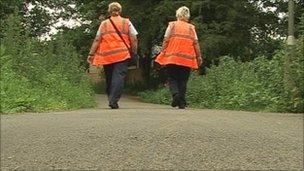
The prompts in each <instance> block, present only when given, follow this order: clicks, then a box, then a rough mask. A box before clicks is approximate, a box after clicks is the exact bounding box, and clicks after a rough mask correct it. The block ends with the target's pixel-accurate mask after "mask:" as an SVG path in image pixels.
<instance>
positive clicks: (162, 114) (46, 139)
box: [1, 95, 303, 171]
mask: <svg viewBox="0 0 304 171" xmlns="http://www.w3.org/2000/svg"><path fill="white" fill-rule="evenodd" d="M97 99H98V101H100V102H101V104H100V105H99V106H98V107H97V108H96V109H83V110H77V111H69V112H56V113H44V114H21V115H2V116H1V170H3V171H4V170H122V169H124V170H135V169H136V170H139V169H140V170H165V169H166V170H169V169H171V170H270V169H272V170H302V169H303V114H276V113H253V112H239V111H224V110H199V109H186V110H178V109H172V108H170V107H169V106H163V105H155V104H147V103H141V102H139V101H138V100H137V99H136V98H123V99H122V101H121V109H119V110H110V109H108V107H107V106H106V104H107V102H106V97H105V96H102V95H99V96H98V97H97Z"/></svg>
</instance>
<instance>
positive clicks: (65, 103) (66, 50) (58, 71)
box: [0, 17, 95, 113]
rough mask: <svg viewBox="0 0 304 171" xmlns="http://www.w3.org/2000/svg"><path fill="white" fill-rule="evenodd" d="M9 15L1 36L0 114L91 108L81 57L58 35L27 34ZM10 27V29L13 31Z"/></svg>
mask: <svg viewBox="0 0 304 171" xmlns="http://www.w3.org/2000/svg"><path fill="white" fill-rule="evenodd" d="M18 20H19V18H18V17H10V19H9V20H8V21H7V22H6V23H7V25H8V26H10V28H9V29H7V30H4V37H3V39H1V42H3V43H2V45H1V56H0V58H1V79H0V83H1V111H0V112H1V113H16V112H25V111H32V112H39V111H48V110H63V109H77V108H86V107H93V106H94V105H95V102H94V99H93V91H92V87H91V85H90V84H89V79H88V78H87V77H86V76H85V71H84V68H82V67H81V65H80V63H81V57H80V56H79V55H78V54H77V53H76V50H75V49H74V47H72V46H71V45H70V44H68V43H66V42H65V40H63V39H62V38H61V37H60V36H59V37H57V38H56V39H54V40H52V41H49V42H40V41H39V40H38V39H37V38H31V37H29V36H26V35H27V34H26V30H23V29H22V27H21V26H20V22H18ZM12 30H13V31H12Z"/></svg>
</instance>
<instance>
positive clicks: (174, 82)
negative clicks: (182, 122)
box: [165, 65, 191, 106]
mask: <svg viewBox="0 0 304 171" xmlns="http://www.w3.org/2000/svg"><path fill="white" fill-rule="evenodd" d="M165 71H166V74H167V81H168V84H169V89H170V92H171V95H172V97H174V96H175V95H179V97H180V98H179V99H180V103H181V105H184V106H185V105H186V104H187V103H186V91H187V83H188V80H189V76H190V71H191V69H190V68H188V67H183V66H178V65H167V66H166V68H165Z"/></svg>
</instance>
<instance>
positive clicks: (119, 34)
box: [109, 17, 132, 55]
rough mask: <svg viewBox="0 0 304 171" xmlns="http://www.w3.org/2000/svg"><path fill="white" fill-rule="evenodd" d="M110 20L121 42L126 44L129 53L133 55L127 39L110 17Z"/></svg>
mask: <svg viewBox="0 0 304 171" xmlns="http://www.w3.org/2000/svg"><path fill="white" fill-rule="evenodd" d="M109 20H110V22H111V24H112V25H113V27H114V29H115V31H116V33H117V34H118V36H119V37H120V38H121V40H122V41H123V43H124V44H125V46H126V47H127V49H128V51H129V53H130V55H131V54H132V50H131V48H130V47H129V46H128V45H127V43H126V41H125V39H124V38H123V37H122V35H121V33H120V31H119V30H118V28H117V27H116V25H115V24H114V22H113V20H112V19H111V18H110V17H109Z"/></svg>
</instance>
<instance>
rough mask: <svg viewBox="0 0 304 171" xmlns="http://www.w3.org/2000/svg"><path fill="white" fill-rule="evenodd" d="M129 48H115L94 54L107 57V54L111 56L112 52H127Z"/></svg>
mask: <svg viewBox="0 0 304 171" xmlns="http://www.w3.org/2000/svg"><path fill="white" fill-rule="evenodd" d="M128 51H129V50H128V49H127V48H121V49H115V50H110V51H107V52H101V53H99V52H96V55H100V56H104V57H107V56H110V55H111V56H112V55H114V54H117V53H120V52H128Z"/></svg>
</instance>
